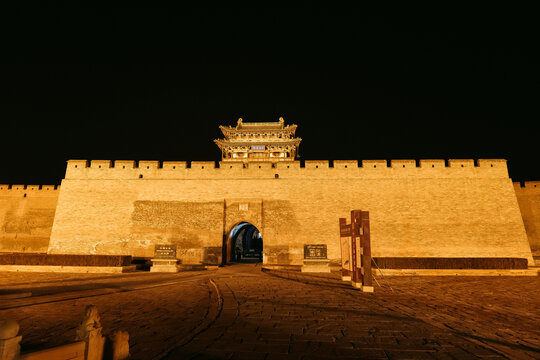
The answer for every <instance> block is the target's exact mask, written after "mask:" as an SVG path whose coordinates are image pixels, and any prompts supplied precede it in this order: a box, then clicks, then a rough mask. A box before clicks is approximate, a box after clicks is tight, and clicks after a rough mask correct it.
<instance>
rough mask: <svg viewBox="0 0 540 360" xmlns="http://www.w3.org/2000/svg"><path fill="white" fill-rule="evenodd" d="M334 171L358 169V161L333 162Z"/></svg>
mask: <svg viewBox="0 0 540 360" xmlns="http://www.w3.org/2000/svg"><path fill="white" fill-rule="evenodd" d="M334 168H336V169H358V160H334Z"/></svg>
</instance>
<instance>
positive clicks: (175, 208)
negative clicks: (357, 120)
mask: <svg viewBox="0 0 540 360" xmlns="http://www.w3.org/2000/svg"><path fill="white" fill-rule="evenodd" d="M221 130H222V131H223V134H224V137H225V138H224V139H219V140H216V143H217V145H218V146H219V148H220V150H221V153H222V161H221V162H220V163H219V166H216V164H215V162H213V161H192V162H191V163H189V164H188V163H187V162H185V161H165V162H163V163H160V162H158V161H139V162H138V163H135V161H125V160H116V161H114V163H113V162H112V161H110V160H93V161H91V162H88V161H87V160H70V161H68V165H67V170H66V176H65V179H64V180H63V181H62V185H61V190H60V191H59V195H58V202H57V206H56V212H55V215H54V223H53V226H52V231H51V238H50V243H49V248H48V252H49V253H63V254H115V255H132V256H135V257H145V258H152V256H153V253H154V248H155V245H158V244H171V245H176V249H177V251H176V254H177V257H178V258H179V259H180V260H181V261H182V263H184V264H201V263H203V264H208V265H219V264H222V263H227V262H229V261H231V259H233V258H234V257H233V256H232V251H233V242H232V240H233V239H230V235H231V231H232V229H234V228H235V227H237V226H238V225H239V224H240V223H242V222H246V223H250V224H252V225H253V226H254V227H255V228H256V229H257V231H259V232H260V234H262V237H263V239H264V248H263V263H264V264H275V265H301V264H302V263H303V257H304V254H303V251H304V245H309V244H325V245H326V246H327V254H328V259H329V260H330V261H331V262H332V263H335V264H339V263H340V233H339V223H338V219H339V218H340V217H347V216H349V214H350V211H351V210H353V209H362V210H366V211H369V213H370V223H371V246H372V255H373V257H375V258H384V257H389V258H395V257H404V258H471V257H473V258H523V259H527V260H528V261H529V263H530V264H532V263H533V259H532V255H531V250H530V247H529V243H528V240H527V236H526V233H525V228H524V225H523V220H522V217H521V214H520V210H519V207H518V203H517V201H516V194H515V191H514V187H513V185H512V181H511V180H510V179H509V177H508V170H507V167H506V161H505V160H502V159H488V160H477V162H476V163H475V162H474V161H473V160H449V161H448V163H445V161H444V160H420V161H419V162H418V163H417V162H416V161H415V160H392V161H391V162H390V164H388V162H387V161H386V160H364V161H362V162H361V163H360V164H359V162H358V161H357V160H334V161H332V162H329V161H326V160H325V161H312V160H306V161H305V162H302V163H301V162H300V161H297V160H296V159H297V157H298V147H299V144H300V141H301V139H299V138H296V137H295V131H296V125H287V126H285V124H284V121H283V119H280V120H279V122H273V123H244V122H243V121H242V120H241V119H240V120H239V121H238V123H237V125H236V127H231V126H228V127H224V126H222V127H221ZM359 165H360V166H359ZM0 190H1V189H0ZM6 191H11V192H14V191H12V190H6ZM0 215H1V213H0ZM6 216H7V215H6ZM250 246H251V245H250ZM241 256H243V255H241Z"/></svg>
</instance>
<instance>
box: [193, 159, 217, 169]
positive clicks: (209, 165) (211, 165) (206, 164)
mask: <svg viewBox="0 0 540 360" xmlns="http://www.w3.org/2000/svg"><path fill="white" fill-rule="evenodd" d="M215 168H216V162H215V161H192V162H191V169H200V170H208V169H215Z"/></svg>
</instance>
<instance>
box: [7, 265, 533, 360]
mask: <svg viewBox="0 0 540 360" xmlns="http://www.w3.org/2000/svg"><path fill="white" fill-rule="evenodd" d="M0 275H6V276H0V318H2V317H4V316H6V317H7V316H9V317H12V318H15V319H16V320H18V321H19V322H20V324H21V329H22V335H23V343H22V346H23V349H27V350H28V349H33V348H43V347H46V346H54V345H58V344H62V343H66V342H69V341H72V340H73V337H74V333H75V327H76V326H77V325H78V323H79V322H80V321H81V318H82V313H83V311H84V308H85V306H86V305H88V304H95V305H97V307H98V309H99V310H100V314H101V318H102V322H103V326H104V330H105V332H106V333H107V332H110V331H113V330H117V329H118V330H127V331H128V332H129V333H130V346H131V353H132V355H133V358H134V359H153V358H155V359H162V358H167V359H184V358H193V359H209V358H215V359H266V360H270V359H335V358H340V359H342V358H344V359H347V358H351V359H353V358H354V359H358V358H366V359H370V358H372V359H474V358H511V359H538V358H540V330H539V329H540V326H539V324H540V311H539V309H540V278H538V277H410V278H409V277H394V278H385V279H381V278H379V282H380V283H381V285H382V286H383V287H382V288H381V287H377V286H376V288H375V293H373V294H366V293H361V292H359V291H357V290H354V289H352V288H351V287H350V286H348V285H347V284H345V283H342V282H341V281H340V280H339V278H338V274H329V275H317V274H312V275H307V274H302V273H298V272H287V271H264V272H262V271H261V268H260V266H257V265H254V264H245V265H234V266H228V267H224V268H220V269H219V270H217V271H199V272H188V273H179V274H150V273H134V274H123V275H108V276H96V275H66V274H55V275H52V276H51V275H42V274H7V273H3V274H0ZM29 291H31V292H32V294H33V296H28V297H25V298H21V299H4V300H2V295H1V294H2V293H14V292H29Z"/></svg>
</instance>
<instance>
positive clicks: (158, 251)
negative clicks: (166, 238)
mask: <svg viewBox="0 0 540 360" xmlns="http://www.w3.org/2000/svg"><path fill="white" fill-rule="evenodd" d="M154 259H176V245H156V247H155V249H154Z"/></svg>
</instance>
